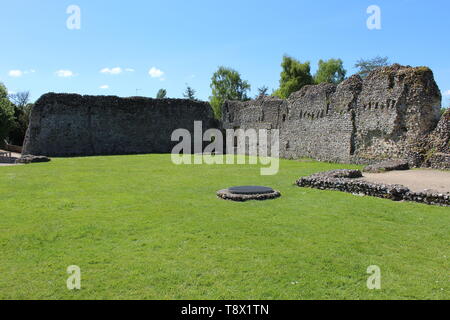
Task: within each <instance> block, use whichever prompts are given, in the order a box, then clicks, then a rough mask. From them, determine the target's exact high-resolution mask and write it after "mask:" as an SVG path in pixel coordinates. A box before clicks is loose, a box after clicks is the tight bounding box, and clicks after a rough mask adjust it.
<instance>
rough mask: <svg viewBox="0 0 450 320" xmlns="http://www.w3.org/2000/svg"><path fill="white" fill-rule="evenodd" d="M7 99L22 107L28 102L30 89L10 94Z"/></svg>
mask: <svg viewBox="0 0 450 320" xmlns="http://www.w3.org/2000/svg"><path fill="white" fill-rule="evenodd" d="M9 100H11V102H12V103H14V104H15V105H16V106H17V107H19V108H23V107H25V106H26V105H27V104H28V103H29V102H30V91H23V92H18V93H15V94H11V95H10V96H9Z"/></svg>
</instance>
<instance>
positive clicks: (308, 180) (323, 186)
mask: <svg viewBox="0 0 450 320" xmlns="http://www.w3.org/2000/svg"><path fill="white" fill-rule="evenodd" d="M362 177H363V175H362V173H361V171H359V170H347V169H342V170H332V171H326V172H319V173H316V174H313V175H311V176H308V177H303V178H300V179H299V180H297V182H296V184H297V185H298V186H299V187H309V188H316V189H320V190H337V191H343V192H348V193H353V194H363V195H366V196H373V197H378V198H384V199H390V200H394V201H401V200H405V201H415V202H420V203H425V204H430V205H441V206H450V194H441V193H435V192H425V191H424V192H412V191H411V190H409V188H407V187H405V186H402V185H389V184H377V183H372V182H368V181H364V180H360V179H358V178H362Z"/></svg>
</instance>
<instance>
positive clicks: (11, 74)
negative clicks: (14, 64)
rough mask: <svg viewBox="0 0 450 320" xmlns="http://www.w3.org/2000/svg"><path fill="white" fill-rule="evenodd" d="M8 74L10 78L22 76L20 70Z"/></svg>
mask: <svg viewBox="0 0 450 320" xmlns="http://www.w3.org/2000/svg"><path fill="white" fill-rule="evenodd" d="M8 74H9V76H10V77H14V78H18V77H21V76H22V75H23V71H22V70H11V71H9V73H8Z"/></svg>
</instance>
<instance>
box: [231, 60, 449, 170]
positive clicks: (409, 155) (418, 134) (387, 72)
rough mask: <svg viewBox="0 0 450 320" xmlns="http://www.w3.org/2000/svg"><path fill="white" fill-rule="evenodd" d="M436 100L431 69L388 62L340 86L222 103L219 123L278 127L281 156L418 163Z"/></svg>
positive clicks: (434, 118) (436, 108)
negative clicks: (284, 95) (287, 95)
mask: <svg viewBox="0 0 450 320" xmlns="http://www.w3.org/2000/svg"><path fill="white" fill-rule="evenodd" d="M440 105H441V95H440V91H439V88H438V87H437V85H436V83H435V81H434V78H433V73H432V71H431V70H430V69H428V68H424V67H418V68H412V67H404V66H400V65H393V66H390V67H385V68H380V69H378V70H375V71H374V72H372V73H371V74H370V75H369V76H368V77H367V78H365V79H361V78H360V77H359V76H357V75H356V76H352V77H350V78H349V79H347V80H345V81H344V82H342V83H340V84H339V85H333V84H320V85H316V86H305V87H303V88H302V89H301V90H300V91H298V92H295V93H293V94H292V95H291V96H290V97H289V99H288V100H281V99H276V98H273V97H266V98H258V99H257V100H254V101H248V102H234V101H229V102H226V103H225V104H224V107H223V119H222V124H223V127H224V129H228V128H243V129H246V128H259V127H266V128H271V129H280V141H281V142H280V149H281V150H280V155H281V156H282V157H285V158H301V157H311V158H314V159H318V160H324V161H331V162H353V163H373V162H376V161H379V160H383V159H388V158H389V159H406V160H408V161H410V163H411V165H413V166H419V165H421V164H422V163H424V160H425V155H426V152H427V148H428V145H427V146H425V147H421V148H420V147H418V142H419V141H426V140H427V139H428V137H429V136H430V135H431V133H432V131H433V130H434V129H435V128H436V126H437V123H438V121H439V116H440V115H439V110H440ZM441 126H444V125H441ZM445 134H448V132H446V133H445ZM445 134H444V136H445Z"/></svg>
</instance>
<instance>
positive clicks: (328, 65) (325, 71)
mask: <svg viewBox="0 0 450 320" xmlns="http://www.w3.org/2000/svg"><path fill="white" fill-rule="evenodd" d="M346 74H347V71H346V70H345V69H344V64H343V62H342V60H341V59H330V60H328V61H323V60H319V69H318V70H317V72H316V74H315V75H314V82H315V83H316V84H319V83H324V82H325V83H336V84H337V83H339V82H342V81H344V79H345V75H346Z"/></svg>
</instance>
